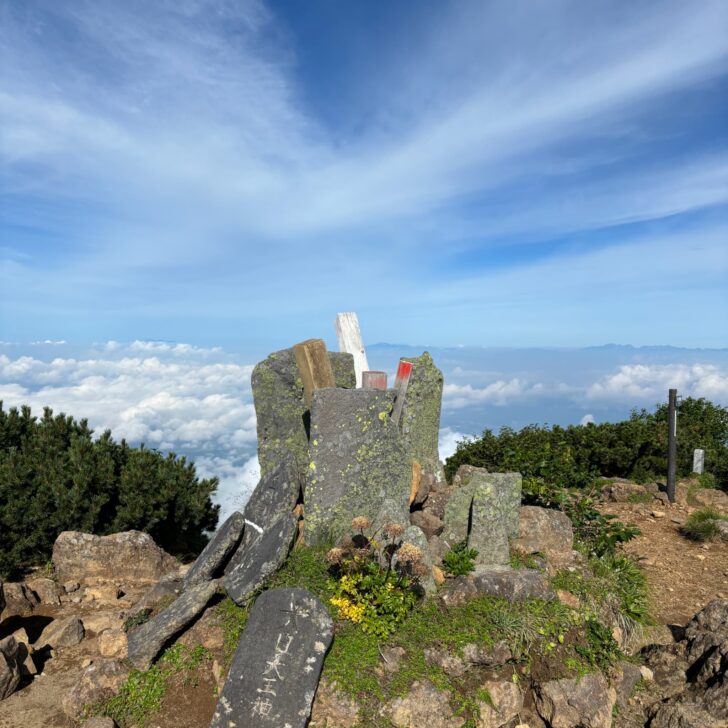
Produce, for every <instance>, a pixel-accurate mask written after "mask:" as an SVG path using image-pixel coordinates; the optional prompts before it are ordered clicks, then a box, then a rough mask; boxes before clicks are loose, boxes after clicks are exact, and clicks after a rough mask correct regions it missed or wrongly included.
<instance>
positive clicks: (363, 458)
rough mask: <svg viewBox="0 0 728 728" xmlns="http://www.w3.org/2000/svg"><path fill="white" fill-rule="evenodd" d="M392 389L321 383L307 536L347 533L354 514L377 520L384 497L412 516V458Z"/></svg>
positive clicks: (405, 518)
mask: <svg viewBox="0 0 728 728" xmlns="http://www.w3.org/2000/svg"><path fill="white" fill-rule="evenodd" d="M393 401H394V392H393V390H378V389H355V390H343V389H318V390H316V391H315V392H314V394H313V404H312V407H311V462H310V466H309V479H308V484H307V486H306V531H305V537H306V542H307V543H309V544H315V543H320V542H322V541H325V540H327V539H330V538H333V539H334V540H336V539H338V538H340V537H341V536H343V535H344V534H346V533H347V532H348V530H349V526H350V523H351V519H352V517H353V516H366V517H368V518H369V519H370V520H372V521H374V520H375V519H376V517H377V515H378V513H379V511H380V510H381V507H382V503H383V501H385V500H387V499H389V500H391V501H392V502H393V503H394V504H395V507H396V513H397V518H396V522H398V523H402V524H405V525H406V524H407V523H408V522H409V495H410V486H411V477H412V470H411V463H410V462H409V460H408V458H407V453H406V451H405V448H404V444H403V442H402V438H401V436H400V434H399V430H398V429H397V427H396V426H395V425H394V424H393V423H392V421H391V419H390V417H389V414H390V412H391V410H392V403H393Z"/></svg>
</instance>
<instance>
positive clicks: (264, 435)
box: [251, 349, 356, 478]
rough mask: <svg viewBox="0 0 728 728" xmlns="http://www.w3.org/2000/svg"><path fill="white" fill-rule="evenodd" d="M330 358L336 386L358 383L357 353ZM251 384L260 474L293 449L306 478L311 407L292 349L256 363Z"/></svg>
mask: <svg viewBox="0 0 728 728" xmlns="http://www.w3.org/2000/svg"><path fill="white" fill-rule="evenodd" d="M329 360H330V361H331V369H332V371H333V374H334V382H335V384H336V386H337V387H343V388H350V389H353V388H354V387H355V386H356V376H355V374H354V357H353V356H352V355H351V354H345V353H334V352H329ZM251 384H252V388H253V402H254V404H255V413H256V416H257V419H258V462H259V463H260V472H261V475H263V476H265V475H266V474H267V473H269V472H270V471H271V470H273V469H274V468H275V467H276V466H277V465H278V463H279V462H281V460H283V458H284V457H285V456H286V455H287V454H288V453H291V454H292V455H293V457H294V459H295V462H296V466H297V468H298V471H299V473H300V474H301V476H302V477H303V478H305V475H306V472H307V468H308V463H309V458H308V435H309V432H308V426H309V411H308V406H307V405H306V401H305V399H304V395H303V382H302V380H301V375H300V373H299V371H298V367H297V366H296V359H295V356H294V354H293V349H283V350H281V351H276V352H274V353H273V354H270V355H269V356H268V358H267V359H265V361H262V362H260V363H259V364H257V365H256V366H255V368H254V369H253V375H252V378H251Z"/></svg>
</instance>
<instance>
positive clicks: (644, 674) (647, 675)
mask: <svg viewBox="0 0 728 728" xmlns="http://www.w3.org/2000/svg"><path fill="white" fill-rule="evenodd" d="M639 669H640V677H641V678H642V680H644V681H645V682H653V681H654V679H655V675H654V673H653V672H652V670H650V668H649V667H647V666H646V665H640V668H639Z"/></svg>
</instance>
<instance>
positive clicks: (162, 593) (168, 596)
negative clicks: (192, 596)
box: [129, 571, 183, 617]
mask: <svg viewBox="0 0 728 728" xmlns="http://www.w3.org/2000/svg"><path fill="white" fill-rule="evenodd" d="M182 586H183V581H182V577H180V576H179V574H178V572H177V571H171V572H170V573H169V574H167V575H166V576H163V577H162V578H161V579H160V580H159V581H158V582H157V583H156V584H155V585H154V586H152V587H150V588H149V589H147V591H146V592H145V593H144V595H143V596H142V598H141V599H140V600H139V601H138V602H136V604H134V606H133V607H132V608H131V609H130V610H129V616H131V617H133V616H135V615H136V614H139V612H141V611H143V610H145V609H149V610H153V609H157V608H158V607H161V606H168V605H169V604H171V603H172V602H173V601H174V600H175V599H176V598H177V597H178V596H179V595H180V594H181V593H182Z"/></svg>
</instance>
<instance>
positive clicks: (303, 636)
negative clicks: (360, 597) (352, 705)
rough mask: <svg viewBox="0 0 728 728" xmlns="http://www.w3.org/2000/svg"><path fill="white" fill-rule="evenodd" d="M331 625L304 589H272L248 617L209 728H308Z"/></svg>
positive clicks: (327, 617)
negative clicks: (286, 727) (231, 725)
mask: <svg viewBox="0 0 728 728" xmlns="http://www.w3.org/2000/svg"><path fill="white" fill-rule="evenodd" d="M332 637H333V622H332V621H331V618H330V617H329V614H328V612H327V611H326V608H325V607H324V605H323V604H322V603H321V602H320V601H319V600H318V599H317V598H316V597H314V596H313V595H312V594H310V593H309V592H308V591H306V590H305V589H270V590H268V591H265V592H263V593H262V594H261V595H260V596H259V597H258V599H257V600H256V602H255V604H254V605H253V608H252V609H251V611H250V617H249V618H248V623H247V625H246V627H245V631H244V632H243V635H242V637H241V639H240V643H239V644H238V648H237V650H236V652H235V655H234V657H233V661H232V665H231V667H230V672H229V674H228V678H227V680H226V682H225V686H224V687H223V689H222V693H221V694H220V698H219V700H218V702H217V705H216V707H215V712H214V714H213V717H212V720H211V721H210V728H228V726H230V723H231V722H232V723H233V724H234V725H238V726H246V728H255V727H256V726H281V727H283V726H290V728H303V727H304V726H306V725H307V723H308V719H309V715H310V711H311V705H312V703H313V698H314V694H315V692H316V686H317V685H318V680H319V675H320V673H321V667H322V666H323V661H324V656H325V655H326V651H327V650H328V648H329V645H330V644H331V639H332Z"/></svg>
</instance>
